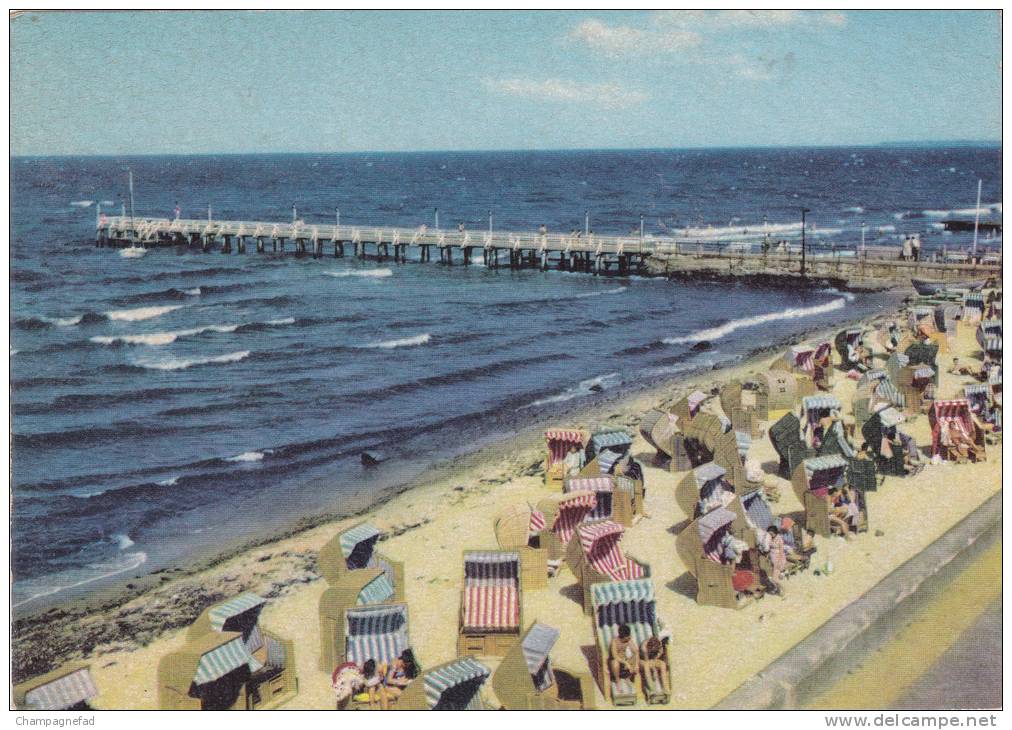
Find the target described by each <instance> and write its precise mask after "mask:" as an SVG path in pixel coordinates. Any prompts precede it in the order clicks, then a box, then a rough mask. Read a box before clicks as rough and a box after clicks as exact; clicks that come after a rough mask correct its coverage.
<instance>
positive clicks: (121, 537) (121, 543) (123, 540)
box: [112, 534, 134, 550]
mask: <svg viewBox="0 0 1012 730" xmlns="http://www.w3.org/2000/svg"><path fill="white" fill-rule="evenodd" d="M112 539H113V540H114V541H115V542H116V546H117V547H118V548H119V549H120V550H126V549H127V548H128V547H130V546H131V545H133V544H134V541H133V540H131V539H130V536H129V535H126V534H118V535H113V536H112Z"/></svg>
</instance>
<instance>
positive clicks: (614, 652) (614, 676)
mask: <svg viewBox="0 0 1012 730" xmlns="http://www.w3.org/2000/svg"><path fill="white" fill-rule="evenodd" d="M639 668H640V657H639V652H638V651H637V649H636V644H635V642H633V640H632V631H631V630H630V629H629V624H622V625H621V626H619V627H618V633H617V634H616V635H615V638H613V639H612V640H611V646H609V647H608V671H609V672H610V673H611V680H612V681H613V682H618V681H619V680H622V679H628V680H634V679H635V678H636V674H637V673H638V672H639Z"/></svg>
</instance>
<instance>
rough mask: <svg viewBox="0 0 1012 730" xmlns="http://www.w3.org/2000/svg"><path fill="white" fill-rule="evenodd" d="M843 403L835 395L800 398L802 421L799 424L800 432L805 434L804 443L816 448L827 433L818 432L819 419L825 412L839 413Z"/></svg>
mask: <svg viewBox="0 0 1012 730" xmlns="http://www.w3.org/2000/svg"><path fill="white" fill-rule="evenodd" d="M842 410H843V405H842V404H841V403H840V399H839V398H837V397H836V396H835V395H809V396H805V397H804V398H802V399H801V411H802V414H803V415H804V421H803V422H802V425H801V432H802V433H803V434H804V436H805V443H806V444H807V445H808V446H810V447H812V448H814V449H818V448H819V446H821V445H822V441H823V440H824V439H825V438H826V436H827V434H820V433H819V431H820V426H819V419H820V418H822V417H823V416H824V415H826V414H827V413H831V412H833V411H836V412H837V413H840V412H841V411H842Z"/></svg>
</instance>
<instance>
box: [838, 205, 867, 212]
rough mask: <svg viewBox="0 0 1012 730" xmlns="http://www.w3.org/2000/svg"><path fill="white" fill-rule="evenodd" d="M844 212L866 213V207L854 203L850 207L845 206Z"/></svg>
mask: <svg viewBox="0 0 1012 730" xmlns="http://www.w3.org/2000/svg"><path fill="white" fill-rule="evenodd" d="M843 212H844V213H864V208H862V207H861V206H860V205H852V206H851V207H849V208H844V209H843Z"/></svg>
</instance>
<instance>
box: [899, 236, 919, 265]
mask: <svg viewBox="0 0 1012 730" xmlns="http://www.w3.org/2000/svg"><path fill="white" fill-rule="evenodd" d="M900 258H902V259H903V260H904V261H920V260H921V237H920V236H919V235H918V234H916V233H913V234H911V235H909V236H906V237H905V238H904V239H903V252H902V253H901V254H900Z"/></svg>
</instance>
